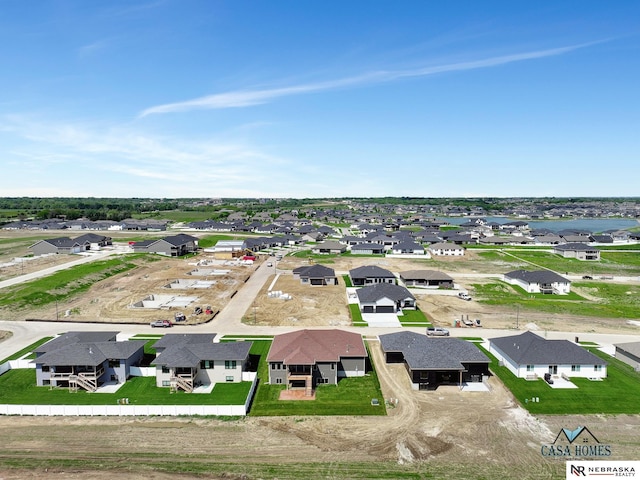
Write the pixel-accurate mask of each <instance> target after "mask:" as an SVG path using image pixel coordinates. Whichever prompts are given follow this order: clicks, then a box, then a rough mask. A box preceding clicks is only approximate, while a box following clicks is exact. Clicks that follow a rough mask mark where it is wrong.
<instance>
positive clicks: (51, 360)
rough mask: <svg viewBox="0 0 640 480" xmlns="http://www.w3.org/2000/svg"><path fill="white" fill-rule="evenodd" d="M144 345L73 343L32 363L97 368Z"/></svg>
mask: <svg viewBox="0 0 640 480" xmlns="http://www.w3.org/2000/svg"><path fill="white" fill-rule="evenodd" d="M145 343H146V342H145V341H144V340H131V341H125V342H99V343H98V342H96V343H92V342H89V343H75V344H71V345H66V346H63V347H61V348H59V349H55V350H50V351H49V352H47V353H45V354H43V355H40V356H39V357H38V358H36V359H35V360H34V361H33V363H37V364H42V365H49V366H71V365H88V366H97V365H100V364H102V362H104V361H105V360H121V359H127V358H129V357H131V355H133V354H134V353H136V352H137V351H138V350H140V349H141V348H144V345H145Z"/></svg>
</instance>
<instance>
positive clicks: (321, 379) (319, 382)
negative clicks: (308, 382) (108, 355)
mask: <svg viewBox="0 0 640 480" xmlns="http://www.w3.org/2000/svg"><path fill="white" fill-rule="evenodd" d="M316 383H317V384H318V385H320V384H321V383H329V379H328V378H319V379H318V380H317V381H316Z"/></svg>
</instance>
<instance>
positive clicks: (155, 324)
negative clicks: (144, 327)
mask: <svg viewBox="0 0 640 480" xmlns="http://www.w3.org/2000/svg"><path fill="white" fill-rule="evenodd" d="M149 325H150V326H151V327H160V328H169V327H171V325H172V324H171V322H170V321H169V320H154V321H153V322H151V323H150V324H149Z"/></svg>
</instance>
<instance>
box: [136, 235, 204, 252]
mask: <svg viewBox="0 0 640 480" xmlns="http://www.w3.org/2000/svg"><path fill="white" fill-rule="evenodd" d="M132 247H133V251H134V252H141V253H157V254H159V255H166V256H168V257H180V256H182V255H186V254H188V253H192V252H195V251H196V250H197V249H198V238H197V237H193V236H191V235H187V234H186V233H180V234H178V235H172V236H169V237H164V238H161V239H158V240H144V241H141V242H135V243H134V244H133V245H132Z"/></svg>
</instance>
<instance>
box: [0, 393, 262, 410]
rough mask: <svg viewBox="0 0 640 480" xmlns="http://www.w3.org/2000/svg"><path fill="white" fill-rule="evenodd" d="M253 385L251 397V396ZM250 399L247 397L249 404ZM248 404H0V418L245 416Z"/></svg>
mask: <svg viewBox="0 0 640 480" xmlns="http://www.w3.org/2000/svg"><path fill="white" fill-rule="evenodd" d="M253 388H254V387H253V386H252V388H251V394H253ZM250 398H251V396H249V397H248V399H247V403H249V401H250ZM246 414H247V405H7V404H4V405H0V415H36V416H85V417H97V416H105V415H109V416H149V415H163V416H177V415H229V416H244V415H246Z"/></svg>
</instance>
